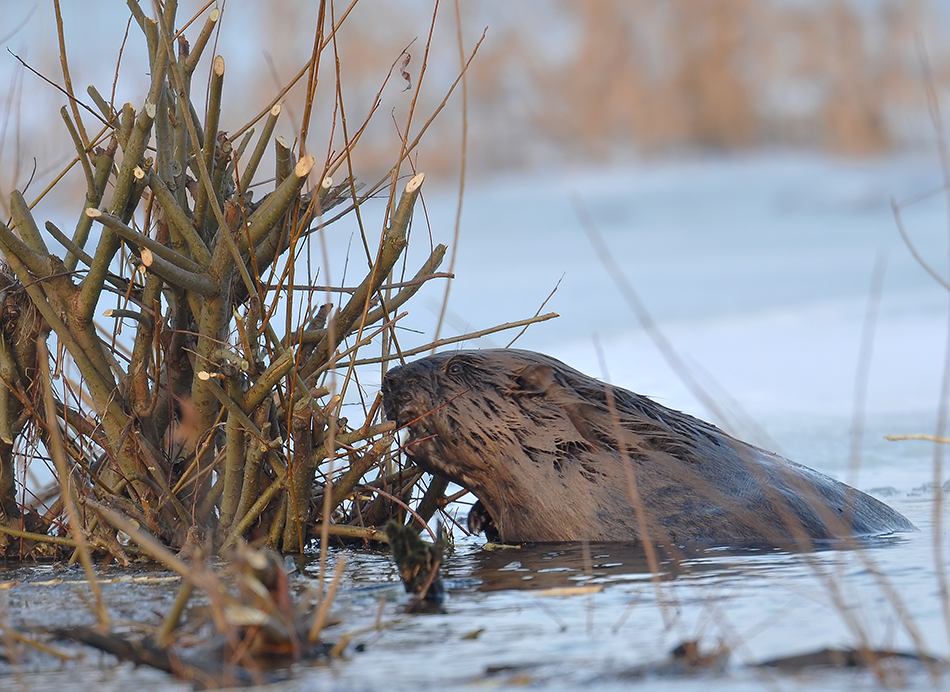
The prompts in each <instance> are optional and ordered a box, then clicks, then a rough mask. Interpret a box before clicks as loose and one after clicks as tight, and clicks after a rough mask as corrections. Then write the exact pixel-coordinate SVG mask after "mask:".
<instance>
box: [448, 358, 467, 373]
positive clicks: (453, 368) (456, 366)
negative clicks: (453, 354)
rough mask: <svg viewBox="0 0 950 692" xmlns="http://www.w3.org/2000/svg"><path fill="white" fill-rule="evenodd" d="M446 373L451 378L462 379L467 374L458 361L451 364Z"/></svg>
mask: <svg viewBox="0 0 950 692" xmlns="http://www.w3.org/2000/svg"><path fill="white" fill-rule="evenodd" d="M446 372H447V373H448V374H449V376H451V377H461V376H462V375H464V374H465V368H464V367H463V366H462V364H461V363H459V362H458V361H454V362H452V363H449V367H448V368H447V369H446Z"/></svg>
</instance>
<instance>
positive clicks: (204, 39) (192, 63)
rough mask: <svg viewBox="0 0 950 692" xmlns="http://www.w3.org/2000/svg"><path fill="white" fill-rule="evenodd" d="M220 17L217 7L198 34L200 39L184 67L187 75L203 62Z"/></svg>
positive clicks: (186, 59)
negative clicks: (205, 51) (205, 50)
mask: <svg viewBox="0 0 950 692" xmlns="http://www.w3.org/2000/svg"><path fill="white" fill-rule="evenodd" d="M220 17H221V10H219V9H218V8H217V7H215V8H214V9H212V10H211V12H210V13H209V14H208V18H207V19H206V20H205V23H204V26H202V27H201V31H200V32H199V33H198V37H197V38H196V39H195V42H194V44H193V45H192V47H191V53H189V54H188V57H187V58H185V60H184V65H183V67H184V69H185V72H186V73H191V72H194V71H195V68H196V67H198V61H199V60H201V53H202V52H203V51H204V49H205V46H206V45H208V39H210V38H211V33H212V32H213V31H214V29H215V27H216V26H217V24H218V19H219V18H220Z"/></svg>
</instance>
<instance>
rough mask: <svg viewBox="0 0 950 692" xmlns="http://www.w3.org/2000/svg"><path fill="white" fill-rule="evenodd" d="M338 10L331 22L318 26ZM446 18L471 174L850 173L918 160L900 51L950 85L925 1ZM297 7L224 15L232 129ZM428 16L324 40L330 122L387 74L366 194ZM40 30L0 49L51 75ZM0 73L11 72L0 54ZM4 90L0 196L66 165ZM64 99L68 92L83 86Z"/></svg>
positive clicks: (387, 12)
mask: <svg viewBox="0 0 950 692" xmlns="http://www.w3.org/2000/svg"><path fill="white" fill-rule="evenodd" d="M184 4H185V3H183V6H184ZM201 4H203V3H201ZM195 5H196V6H197V5H198V3H195ZM347 5H348V3H340V4H339V5H338V6H336V12H337V13H338V15H342V14H343V12H345V11H346V8H347ZM443 5H444V6H443V7H442V8H441V9H440V17H439V22H437V25H436V27H435V32H434V34H435V35H434V41H433V48H432V56H431V61H430V67H429V73H428V74H427V75H426V80H427V81H428V82H429V84H430V87H431V88H430V89H429V90H428V91H425V92H424V93H423V94H422V96H421V100H420V103H419V104H418V107H421V108H423V109H424V110H431V109H432V108H433V107H434V106H435V105H436V104H437V103H438V101H439V100H440V99H441V97H442V94H443V93H444V89H445V87H446V86H447V85H448V84H449V83H451V81H452V80H453V79H454V78H455V77H456V75H457V73H458V69H459V64H460V57H459V47H458V41H457V36H456V31H457V29H456V25H455V19H454V16H453V15H454V8H453V7H451V6H450V5H448V4H446V3H443ZM461 7H462V14H463V21H462V31H463V35H464V45H465V48H466V50H470V49H471V48H472V46H474V44H475V42H476V41H477V40H478V38H479V37H480V35H481V33H482V30H483V29H484V28H485V27H487V28H488V38H487V40H486V41H485V43H484V44H483V45H482V47H481V50H480V51H479V55H478V56H477V58H476V60H475V63H474V65H473V68H472V70H471V71H470V72H469V74H468V79H467V84H466V86H467V96H468V98H467V115H468V118H467V124H468V135H469V140H468V144H469V146H468V149H467V162H468V164H469V170H470V171H471V172H473V173H475V174H485V173H488V172H497V171H499V170H503V169H525V168H533V167H538V166H546V165H558V164H562V163H578V162H580V163H598V162H616V161H622V160H627V159H630V158H639V157H655V156H665V155H670V154H682V153H690V152H697V151H699V152H703V151H735V150H748V149H751V148H762V147H765V148H771V147H782V148H798V149H807V150H813V151H823V152H830V153H833V154H843V155H867V154H876V153H881V152H887V151H889V150H893V149H896V148H905V147H908V146H919V145H922V144H924V145H925V144H926V143H927V142H928V141H929V138H930V136H931V135H930V133H931V127H930V122H929V116H928V114H927V109H926V100H925V97H924V84H923V77H922V69H921V64H920V57H919V49H918V37H920V38H921V39H922V45H924V46H925V47H926V51H927V54H928V56H929V60H930V62H931V65H932V68H933V73H934V79H935V82H936V85H937V87H938V91H939V90H941V89H945V88H946V86H947V85H948V84H950V70H948V60H947V59H948V57H950V56H948V52H947V50H946V48H945V46H946V45H947V41H946V38H947V33H948V32H947V29H948V26H950V17H948V16H947V12H946V9H945V8H944V7H942V6H941V3H940V2H939V1H938V0H873V1H870V0H794V1H792V0H702V1H701V2H697V1H696V0H586V1H585V2H572V1H568V0H519V2H517V3H509V2H500V1H499V0H465V2H463V3H461ZM315 8H316V3H312V2H309V1H308V0H272V1H271V2H268V3H256V2H255V3H249V2H246V1H245V0H231V1H230V2H229V3H228V5H227V8H226V13H225V21H224V23H223V25H222V34H221V37H220V45H218V46H217V48H216V50H217V52H219V53H221V54H222V55H225V56H226V57H227V58H228V60H229V62H230V63H234V62H235V61H236V60H239V61H241V63H242V64H241V69H242V71H244V70H245V68H247V72H245V73H246V74H247V73H253V75H254V76H253V77H251V78H249V79H248V80H247V84H246V87H245V88H244V90H243V91H242V92H241V94H240V95H235V94H234V93H232V94H231V99H232V100H231V102H229V103H226V104H225V105H226V109H227V112H229V113H235V114H237V115H239V116H240V117H241V118H244V117H245V116H246V115H248V114H249V113H250V112H251V111H255V110H258V109H259V108H260V107H261V104H262V103H265V102H266V100H267V99H268V98H270V97H271V96H272V95H273V94H274V93H275V92H276V91H277V89H278V85H279V84H283V83H285V82H286V81H287V80H289V79H290V77H292V76H293V75H294V74H295V73H296V72H297V71H298V70H299V69H300V66H301V65H302V64H303V62H304V61H305V60H306V59H307V57H308V51H309V45H310V40H311V37H310V36H309V32H308V31H298V30H297V29H298V27H306V26H312V25H313V21H312V20H313V15H314V14H315V12H316V9H315ZM77 9H80V8H73V10H74V11H76V10H77ZM107 9H108V8H107V7H105V6H101V5H95V6H93V7H85V8H82V9H81V13H77V14H76V15H74V16H73V17H70V16H67V17H66V21H67V29H69V30H72V31H74V32H75V35H84V33H86V32H88V31H90V30H93V29H95V28H96V27H99V26H104V23H106V22H108V21H109V19H108V16H107V15H106V11H107ZM431 10H432V3H430V2H427V1H422V0H403V1H401V2H378V1H376V2H371V3H360V4H359V5H358V6H357V7H356V8H355V10H354V11H353V12H352V15H351V16H350V17H348V18H347V21H346V22H345V24H344V26H343V28H342V29H341V38H342V40H341V41H340V44H339V45H340V47H341V50H340V53H339V56H338V57H339V61H340V65H341V71H342V74H343V76H344V80H343V83H344V84H345V85H346V91H345V93H344V104H345V107H346V111H347V113H346V114H347V117H348V120H349V121H350V122H352V123H359V122H362V120H363V119H364V118H365V116H366V112H367V109H368V108H369V105H370V104H371V102H372V100H373V98H374V96H375V95H376V93H377V91H378V90H379V88H380V86H381V80H380V74H385V71H386V70H388V69H389V67H390V66H392V65H393V64H395V65H396V70H395V75H394V77H395V78H394V79H393V80H392V81H391V82H390V83H389V85H388V86H387V87H386V89H385V91H384V92H383V99H382V104H381V106H380V110H381V111H382V113H383V117H378V118H375V119H374V120H375V122H374V123H373V124H371V126H370V128H369V130H368V131H367V133H366V135H365V136H364V138H363V147H362V152H361V153H360V154H359V155H358V156H356V157H355V160H354V163H355V165H356V167H357V169H358V170H357V171H356V172H357V174H358V175H360V176H366V177H374V176H376V175H378V174H379V173H380V172H382V170H384V169H385V167H386V166H387V165H388V162H389V161H391V160H392V157H393V155H394V153H395V152H394V148H395V147H396V146H397V145H396V143H395V142H396V138H394V137H393V134H394V129H393V120H394V119H395V120H396V121H398V120H399V119H400V118H401V117H403V116H404V114H405V112H406V111H407V109H408V108H409V107H410V104H411V96H412V93H413V91H412V90H406V89H405V88H406V86H407V84H406V82H405V81H404V80H403V79H401V78H400V77H399V71H400V67H401V65H402V62H403V59H404V58H403V57H401V55H400V54H401V52H402V51H403V49H405V48H407V47H408V51H407V52H408V54H409V55H410V61H409V64H408V65H407V66H406V71H407V72H408V74H409V75H410V76H411V78H412V79H413V80H415V79H417V78H418V77H419V74H418V71H419V66H420V65H421V63H422V51H423V46H424V45H425V39H426V36H425V35H424V34H423V33H421V32H420V27H425V26H428V22H429V18H430V15H431ZM25 12H26V9H25V8H24V9H20V10H14V9H13V4H12V3H11V4H4V5H3V7H2V8H0V19H2V20H3V24H4V25H5V26H11V27H13V26H16V25H17V24H18V23H19V22H20V21H21V20H22V18H23V16H25ZM44 12H45V8H42V7H41V8H40V9H39V11H37V12H36V13H35V15H34V16H32V17H31V18H30V21H29V22H28V23H27V25H26V26H25V27H24V29H22V30H21V31H20V32H19V33H15V34H14V35H13V37H12V38H10V39H9V40H8V41H7V45H8V46H10V48H11V50H13V51H14V52H18V51H25V52H26V56H25V57H26V58H27V60H28V61H29V62H30V63H31V65H33V66H34V67H36V68H37V69H38V70H39V71H41V72H43V73H44V74H47V75H57V74H58V55H56V50H55V46H54V45H51V44H48V43H47V44H46V45H45V46H43V47H42V48H39V46H42V45H43V44H42V43H37V42H36V41H33V40H32V39H31V38H30V37H31V36H33V35H34V34H38V33H40V32H43V31H47V30H48V27H49V26H50V24H49V23H48V18H47V17H46V16H45V15H44V14H43V13H44ZM44 22H45V23H44ZM122 30H123V27H122V26H121V25H115V26H111V25H110V28H109V29H108V30H103V31H102V36H103V41H102V42H103V43H108V44H109V46H110V52H109V55H111V56H112V58H111V61H112V62H111V63H108V64H106V65H104V66H103V70H105V72H104V74H105V75H109V76H111V74H112V71H114V67H115V65H114V55H115V53H116V51H117V48H118V46H119V45H120V43H121V34H122ZM30 32H32V33H30ZM81 43H82V42H74V44H73V45H75V46H76V47H75V48H73V51H74V52H75V54H76V55H75V58H76V62H77V63H78V61H79V58H80V57H81V51H82V50H96V49H97V47H96V46H90V45H88V44H87V45H86V46H85V47H83V46H82V45H81ZM274 46H279V47H280V50H279V51H277V50H275V49H274ZM71 57H73V56H71ZM125 59H126V60H129V59H131V58H130V57H128V56H127V57H126V58H125ZM5 61H6V62H7V63H12V64H13V65H14V66H16V63H15V61H14V60H13V58H12V57H10V56H9V55H8V56H6V57H5ZM7 67H9V65H7ZM17 67H18V66H17ZM325 69H326V70H327V71H329V70H330V69H331V66H330V65H329V64H328V65H326V66H325ZM7 73H10V74H16V71H15V70H14V71H10V70H7V71H6V72H4V75H5V74H7ZM140 77H141V79H142V80H143V81H144V80H145V79H147V75H144V74H142V75H140ZM0 78H2V75H0ZM8 81H9V83H8V84H7V85H6V87H7V88H6V90H5V91H6V93H7V107H6V108H5V109H3V111H0V117H2V116H3V115H4V113H6V116H5V118H4V122H5V123H6V126H5V129H4V131H3V149H2V150H0V183H2V187H3V189H9V188H11V187H13V186H14V185H18V186H21V187H22V185H23V184H24V178H25V177H26V176H28V175H29V168H30V165H28V162H29V161H30V160H31V159H32V157H33V156H36V158H37V159H39V160H41V161H44V160H45V161H49V160H50V157H49V156H48V155H47V156H44V154H49V153H50V151H53V152H55V151H56V149H57V148H60V149H62V150H63V151H64V152H67V153H66V154H64V156H67V155H69V154H68V152H69V151H70V150H71V149H70V147H69V146H68V139H67V135H66V133H65V132H64V131H63V127H62V124H61V123H60V122H58V121H56V120H53V119H50V118H46V117H45V116H44V117H43V118H39V119H34V118H33V114H34V112H40V113H43V114H47V113H52V114H55V113H56V110H57V107H58V106H57V107H48V108H42V109H39V108H34V107H33V106H34V105H36V104H37V99H39V100H42V99H44V98H47V99H49V98H52V99H53V100H57V99H58V101H57V104H58V103H59V101H61V96H60V95H59V94H58V93H55V92H54V91H53V90H52V89H51V88H50V87H47V86H45V85H42V84H41V83H39V82H38V80H37V79H36V78H35V77H34V76H32V75H28V74H26V75H23V74H21V75H19V76H18V77H15V78H12V79H8ZM75 81H76V82H77V86H78V90H80V91H81V90H82V88H84V86H85V84H88V83H91V82H96V81H99V82H101V81H102V80H101V79H99V80H96V79H95V78H94V75H90V76H88V77H85V76H77V77H75ZM328 81H329V80H328ZM121 88H122V85H121V84H120V85H119V91H120V92H121ZM302 91H303V90H302V88H299V89H297V90H295V91H294V92H291V94H289V95H288V100H287V102H286V105H285V112H286V113H287V114H288V115H290V118H291V119H294V125H296V126H298V127H299V118H300V117H301V114H302V110H303V109H302V106H301V105H300V103H301V101H302ZM118 100H119V101H120V102H121V100H122V98H121V95H120V98H119V99H118ZM461 103H462V102H461V99H458V100H457V102H456V103H454V104H451V105H450V113H451V114H450V115H449V117H445V118H443V119H442V120H441V121H440V122H437V123H436V124H435V125H434V126H433V128H432V131H431V132H430V133H429V134H428V135H427V144H424V145H423V147H422V149H421V151H420V154H419V165H420V166H422V167H424V168H425V169H426V171H427V172H428V173H429V174H430V179H433V178H437V177H438V174H440V173H442V174H449V173H454V172H456V171H457V169H458V167H459V161H460V157H461V144H460V142H461V137H460V135H461V118H460V117H458V116H459V114H460V109H461V108H462V105H461ZM333 104H334V99H333V98H331V97H330V96H329V94H328V95H327V97H326V98H325V99H322V100H321V101H320V102H319V103H318V104H317V109H316V123H317V124H315V125H314V128H315V129H317V128H319V127H320V126H321V125H320V122H321V121H320V119H321V118H322V119H323V122H325V123H329V122H331V119H332V110H333V107H334V106H333ZM451 109H455V111H454V113H452V111H451ZM18 114H19V115H18ZM18 117H19V120H17V118H18ZM242 122H243V120H242ZM223 125H224V126H225V127H227V126H228V125H229V124H228V123H225V124H223ZM230 125H232V126H233V125H234V123H231V124H230ZM354 127H355V125H354ZM340 140H342V136H340ZM64 156H61V157H59V158H60V159H62V158H64ZM12 157H19V158H18V165H14V164H13V162H12ZM56 163H57V164H59V163H61V160H57V161H56ZM53 169H54V167H52V166H51V167H50V169H49V170H53ZM42 172H43V171H39V173H41V174H42ZM12 178H16V180H14V179H12Z"/></svg>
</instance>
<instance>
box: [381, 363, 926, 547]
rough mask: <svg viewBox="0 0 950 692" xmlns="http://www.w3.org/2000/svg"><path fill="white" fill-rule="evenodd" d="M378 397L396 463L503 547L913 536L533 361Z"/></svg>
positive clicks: (766, 463) (866, 499) (800, 477)
mask: <svg viewBox="0 0 950 692" xmlns="http://www.w3.org/2000/svg"><path fill="white" fill-rule="evenodd" d="M383 395H384V400H383V401H384V406H385V409H386V414H387V416H388V417H389V418H390V419H392V420H395V421H396V422H398V423H399V424H400V425H408V428H409V430H410V437H409V439H408V441H407V445H406V453H407V455H408V456H409V457H410V458H411V459H413V460H414V461H415V462H416V463H418V464H419V466H421V467H422V468H423V469H425V470H427V471H430V472H432V473H437V474H440V475H443V476H445V477H447V478H449V479H450V480H452V481H454V482H456V483H458V484H460V485H462V486H463V487H465V488H467V489H469V490H471V491H472V492H473V493H474V494H475V495H476V496H477V497H478V498H479V500H480V501H481V502H482V504H483V505H484V510H486V511H487V513H488V514H489V515H490V517H491V519H492V521H493V524H494V529H495V530H496V531H497V533H498V536H499V537H500V538H501V540H504V541H508V542H529V541H577V540H591V541H640V540H648V541H650V542H652V543H670V542H672V543H674V544H686V543H700V544H715V545H750V544H756V545H761V544H771V545H776V544H782V543H787V542H790V541H802V540H811V539H826V538H834V537H841V536H851V535H860V536H863V535H877V534H885V533H890V532H894V531H912V530H915V527H914V526H913V524H911V522H910V521H908V520H907V519H906V518H904V517H903V516H902V515H900V514H899V513H898V512H896V511H894V510H893V509H891V508H890V507H888V506H887V505H885V504H884V503H882V502H880V501H878V500H876V499H874V498H872V497H870V496H869V495H866V494H864V493H862V492H860V491H858V490H855V489H854V488H851V487H849V486H847V485H844V484H843V483H840V482H838V481H836V480H834V479H832V478H829V477H827V476H824V475H823V474H820V473H818V472H817V471H814V470H812V469H809V468H807V467H805V466H801V465H799V464H795V463H794V462H791V461H788V460H786V459H783V458H782V457H779V456H777V455H775V454H772V453H770V452H767V451H765V450H762V449H759V448H757V447H754V446H752V445H749V444H746V443H744V442H742V441H740V440H737V439H735V438H733V437H731V436H729V435H727V434H726V433H724V432H723V431H721V430H719V429H718V428H716V427H715V426H713V425H710V424H709V423H705V422H703V421H701V420H698V419H696V418H693V417H691V416H688V415H686V414H683V413H680V412H678V411H674V410H672V409H668V408H666V407H664V406H661V405H660V404H657V403H656V402H654V401H652V400H650V399H648V398H646V397H643V396H640V395H638V394H634V393H633V392H629V391H627V390H625V389H620V388H618V387H612V386H611V385H609V384H605V383H603V382H600V381H598V380H595V379H593V378H591V377H588V376H586V375H584V374H582V373H580V372H578V371H576V370H573V369H572V368H569V367H568V366H566V365H564V364H563V363H561V362H560V361H557V360H555V359H554V358H551V357H549V356H545V355H542V354H539V353H533V352H530V351H518V350H513V349H505V350H502V349H492V350H481V351H459V352H455V353H441V354H438V355H434V356H430V357H428V358H422V359H420V360H417V361H415V362H413V363H410V364H408V365H405V366H402V367H400V368H395V369H393V370H392V371H390V373H389V374H388V375H387V376H386V379H385V382H384V384H383ZM638 507H639V508H642V511H643V516H641V517H639V519H640V521H639V522H638V514H637V512H638V510H637V508H638ZM644 530H645V532H646V534H647V535H646V536H643V535H642V533H643V532H644Z"/></svg>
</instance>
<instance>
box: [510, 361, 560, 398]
mask: <svg viewBox="0 0 950 692" xmlns="http://www.w3.org/2000/svg"><path fill="white" fill-rule="evenodd" d="M515 382H517V383H518V390H519V391H521V392H522V393H524V394H544V393H545V392H546V391H548V389H549V388H550V387H551V386H552V385H553V384H554V373H553V371H552V370H551V368H550V366H548V365H526V366H525V367H524V368H523V369H522V370H521V372H519V373H518V374H517V376H516V377H515Z"/></svg>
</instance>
